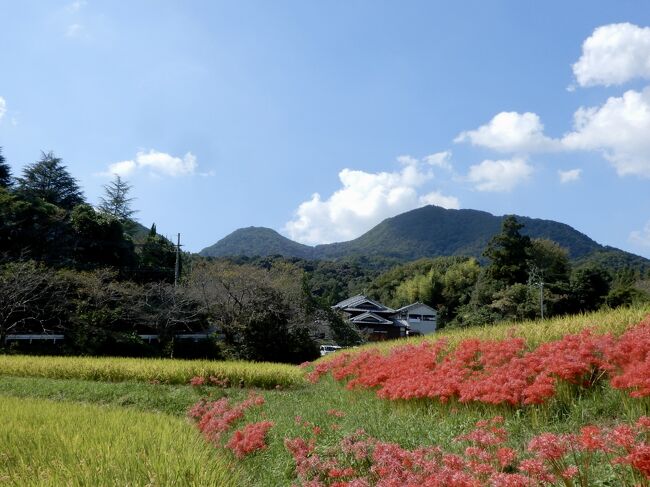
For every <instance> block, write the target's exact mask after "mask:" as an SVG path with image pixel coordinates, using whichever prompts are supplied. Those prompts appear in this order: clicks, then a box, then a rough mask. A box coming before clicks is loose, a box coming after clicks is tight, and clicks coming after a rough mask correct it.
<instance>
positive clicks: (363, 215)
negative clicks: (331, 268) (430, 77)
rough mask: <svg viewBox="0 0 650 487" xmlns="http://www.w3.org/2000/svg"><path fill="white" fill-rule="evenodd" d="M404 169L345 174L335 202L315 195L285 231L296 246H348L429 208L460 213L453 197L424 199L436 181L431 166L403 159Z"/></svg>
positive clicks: (346, 171)
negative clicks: (388, 222) (426, 187)
mask: <svg viewBox="0 0 650 487" xmlns="http://www.w3.org/2000/svg"><path fill="white" fill-rule="evenodd" d="M398 162H399V163H400V164H401V165H402V168H401V169H400V170H399V171H396V172H378V173H369V172H365V171H355V170H352V169H343V170H342V171H341V172H340V173H339V179H340V181H341V185H342V187H341V188H340V189H338V190H337V191H335V192H334V193H333V194H332V195H331V196H330V197H329V198H327V199H323V198H322V197H321V196H320V194H318V193H315V194H313V195H312V197H311V199H309V200H308V201H305V202H303V203H301V204H300V206H299V207H298V209H297V210H296V213H295V216H294V219H293V220H291V221H289V222H287V224H286V225H285V227H284V230H285V231H286V233H287V234H288V235H289V237H291V238H292V239H294V240H297V241H299V242H302V243H306V244H320V243H329V242H337V241H345V240H350V239H353V238H356V237H358V236H359V235H361V234H363V233H364V232H366V231H368V230H370V229H371V228H372V227H373V226H375V225H376V224H377V223H379V222H380V221H382V220H384V219H385V218H388V217H391V216H394V215H397V214H399V213H403V212H405V211H408V210H412V209H414V208H418V207H420V206H423V205H426V204H432V203H436V204H441V205H446V206H448V207H453V208H457V207H458V206H459V202H458V199H457V198H454V197H452V196H444V195H442V194H440V193H437V192H432V193H428V194H425V195H419V192H418V189H419V188H420V187H421V186H422V185H423V184H425V183H426V182H428V181H430V180H431V179H432V178H433V172H432V171H431V169H430V168H429V167H427V166H429V164H428V163H427V162H426V158H425V160H422V161H420V160H418V159H415V158H413V157H410V156H400V157H399V158H398Z"/></svg>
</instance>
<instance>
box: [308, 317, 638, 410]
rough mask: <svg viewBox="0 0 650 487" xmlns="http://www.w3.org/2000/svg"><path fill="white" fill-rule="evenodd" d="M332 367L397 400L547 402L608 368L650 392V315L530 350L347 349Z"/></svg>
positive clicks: (316, 374) (614, 379) (515, 344)
mask: <svg viewBox="0 0 650 487" xmlns="http://www.w3.org/2000/svg"><path fill="white" fill-rule="evenodd" d="M328 372H331V374H332V376H333V377H334V379H336V380H338V381H347V388H349V389H354V388H375V389H376V391H377V395H378V396H379V397H382V398H385V399H391V400H409V399H418V398H431V399H436V400H438V401H440V402H443V403H444V402H447V401H449V400H451V399H456V400H458V401H459V402H482V403H487V404H495V405H497V404H509V405H512V406H521V405H527V404H542V403H544V402H546V401H547V400H548V399H549V398H551V397H553V396H554V395H555V394H556V389H557V385H558V383H559V382H560V381H564V382H568V383H570V384H573V385H574V386H575V387H591V386H592V385H593V384H594V383H596V382H597V381H598V380H600V379H601V378H603V377H604V376H605V375H609V377H610V378H611V383H612V385H613V386H614V387H616V388H621V389H629V390H630V395H632V396H633V397H642V396H647V395H650V317H648V318H647V319H646V320H644V321H642V322H641V323H639V325H637V326H635V327H634V328H631V329H630V330H628V331H627V332H626V333H624V334H623V335H622V336H621V337H619V338H614V337H612V336H611V335H594V334H593V333H591V332H590V331H589V330H585V331H583V332H582V333H578V334H572V335H566V336H564V337H563V338H561V339H559V340H555V341H552V342H548V343H544V344H542V345H540V346H539V347H537V348H536V349H533V350H529V349H527V347H526V344H525V342H524V340H523V339H521V338H513V337H511V338H508V339H505V340H499V341H489V340H487V341H482V340H476V339H471V340H463V341H462V342H460V343H459V344H458V346H457V347H456V348H455V349H454V350H448V347H447V343H446V342H445V341H444V340H438V341H436V342H424V343H422V344H420V345H410V344H407V345H403V346H398V347H394V348H393V349H392V350H391V351H390V353H388V354H387V355H383V354H382V353H380V352H379V351H377V350H366V351H363V352H360V353H357V354H351V353H345V354H341V355H339V356H337V357H336V358H334V359H331V360H327V361H325V362H322V363H319V364H317V366H316V368H315V369H314V371H312V372H311V373H310V374H309V377H310V380H312V381H316V380H318V379H319V378H320V377H321V376H322V375H324V374H327V373H328Z"/></svg>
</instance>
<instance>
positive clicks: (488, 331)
mask: <svg viewBox="0 0 650 487" xmlns="http://www.w3.org/2000/svg"><path fill="white" fill-rule="evenodd" d="M649 314H650V305H647V304H646V305H642V306H634V307H630V308H617V309H614V310H610V309H606V310H602V311H596V312H592V313H581V314H576V315H571V316H559V317H554V318H550V319H545V320H534V321H532V320H528V321H518V322H504V323H499V324H495V325H486V326H475V327H468V328H452V329H444V328H443V329H442V330H440V331H438V332H436V333H434V334H433V335H427V336H421V337H413V338H408V339H406V340H405V339H399V340H390V341H385V342H373V343H368V344H366V345H363V346H361V347H357V348H355V349H353V351H354V352H356V351H361V350H368V349H370V348H373V349H378V350H381V351H384V352H388V351H389V350H390V349H392V348H394V347H396V346H400V345H404V344H406V343H409V344H419V343H422V342H425V341H436V340H440V339H445V340H446V341H447V343H448V344H449V346H450V347H452V348H453V347H455V346H456V345H458V343H460V342H461V341H463V340H467V339H479V340H503V339H505V338H509V337H522V338H524V339H526V343H528V345H529V346H531V347H536V346H537V345H539V344H541V343H545V342H549V341H552V340H558V339H560V338H562V337H563V336H564V335H567V334H571V333H579V332H581V331H582V330H584V329H587V328H588V329H591V330H593V332H594V333H612V334H614V335H620V334H621V333H623V332H624V331H625V330H627V329H628V328H629V327H630V326H632V325H635V324H636V323H638V322H640V321H641V320H642V319H643V318H645V317H646V316H648V315H649ZM348 351H350V350H348ZM335 356H336V353H333V354H329V355H327V356H326V357H325V358H324V360H328V359H331V358H333V357H335Z"/></svg>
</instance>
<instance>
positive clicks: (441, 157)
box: [424, 150, 452, 171]
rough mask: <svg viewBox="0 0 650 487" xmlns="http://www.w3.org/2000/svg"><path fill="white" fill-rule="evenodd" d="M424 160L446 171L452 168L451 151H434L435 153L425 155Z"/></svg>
mask: <svg viewBox="0 0 650 487" xmlns="http://www.w3.org/2000/svg"><path fill="white" fill-rule="evenodd" d="M424 162H426V163H427V164H429V165H431V166H435V167H440V168H442V169H446V170H447V171H450V170H451V169H452V166H451V151H448V150H447V151H444V152H436V153H435V154H431V155H428V156H425V157H424Z"/></svg>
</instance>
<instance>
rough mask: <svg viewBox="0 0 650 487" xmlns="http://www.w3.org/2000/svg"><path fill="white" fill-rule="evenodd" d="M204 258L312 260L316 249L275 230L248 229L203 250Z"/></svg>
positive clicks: (237, 231) (232, 234)
mask: <svg viewBox="0 0 650 487" xmlns="http://www.w3.org/2000/svg"><path fill="white" fill-rule="evenodd" d="M200 255H202V256H204V257H226V256H240V255H245V256H249V257H253V256H258V255H259V256H267V255H283V256H285V257H299V258H302V259H311V258H313V257H314V248H313V247H310V246H309V245H303V244H300V243H298V242H294V241H293V240H290V239H288V238H287V237H283V236H282V235H280V234H279V233H278V232H276V231H275V230H271V229H270V228H264V227H247V228H240V229H238V230H235V231H234V232H232V233H231V234H230V235H228V236H226V237H224V238H222V239H221V240H219V241H218V242H217V243H215V244H214V245H211V246H210V247H206V248H205V249H203V250H201V252H200Z"/></svg>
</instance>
